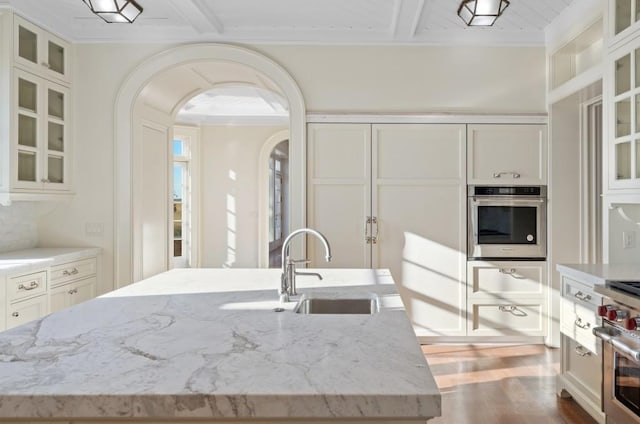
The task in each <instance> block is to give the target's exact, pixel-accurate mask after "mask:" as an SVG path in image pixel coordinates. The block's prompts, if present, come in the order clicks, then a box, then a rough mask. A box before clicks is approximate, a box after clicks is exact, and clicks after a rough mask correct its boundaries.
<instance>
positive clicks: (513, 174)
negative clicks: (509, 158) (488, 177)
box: [493, 171, 520, 178]
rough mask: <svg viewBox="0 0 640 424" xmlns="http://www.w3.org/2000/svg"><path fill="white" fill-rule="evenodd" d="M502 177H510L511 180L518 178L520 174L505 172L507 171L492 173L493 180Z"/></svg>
mask: <svg viewBox="0 0 640 424" xmlns="http://www.w3.org/2000/svg"><path fill="white" fill-rule="evenodd" d="M503 175H511V178H520V174H518V173H517V172H507V171H502V172H494V173H493V178H502V176H503Z"/></svg>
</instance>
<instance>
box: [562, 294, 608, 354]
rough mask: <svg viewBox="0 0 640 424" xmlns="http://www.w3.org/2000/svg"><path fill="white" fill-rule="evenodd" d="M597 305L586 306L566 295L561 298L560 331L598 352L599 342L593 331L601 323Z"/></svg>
mask: <svg viewBox="0 0 640 424" xmlns="http://www.w3.org/2000/svg"><path fill="white" fill-rule="evenodd" d="M595 308H596V307H595V306H591V305H588V306H585V305H583V304H581V303H578V302H574V301H572V300H569V299H567V298H565V297H563V298H561V299H560V331H561V332H562V333H563V334H565V335H567V336H569V337H571V338H572V339H574V340H576V341H578V343H580V344H581V345H583V346H584V347H586V348H587V349H589V351H591V352H592V353H596V354H598V353H599V352H600V351H599V349H598V346H599V343H598V339H597V338H596V336H594V335H593V333H592V331H593V329H594V328H595V327H597V326H599V325H600V318H599V317H598V315H597V314H596V311H595Z"/></svg>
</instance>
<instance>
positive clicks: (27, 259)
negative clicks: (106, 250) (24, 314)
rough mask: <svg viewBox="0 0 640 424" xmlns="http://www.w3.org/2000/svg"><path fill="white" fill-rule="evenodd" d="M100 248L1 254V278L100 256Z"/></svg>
mask: <svg viewBox="0 0 640 424" xmlns="http://www.w3.org/2000/svg"><path fill="white" fill-rule="evenodd" d="M100 252H101V249H100V248H98V247H34V248H31V249H24V250H16V251H13V252H5V253H0V276H4V275H10V274H18V273H27V272H30V271H39V270H41V269H42V268H46V267H49V266H52V265H56V264H61V263H65V262H71V261H75V260H77V259H82V258H84V257H87V256H93V255H99V254H100Z"/></svg>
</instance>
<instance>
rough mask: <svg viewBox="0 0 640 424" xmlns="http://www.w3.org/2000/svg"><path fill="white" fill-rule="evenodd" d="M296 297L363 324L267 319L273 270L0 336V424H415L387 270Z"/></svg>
mask: <svg viewBox="0 0 640 424" xmlns="http://www.w3.org/2000/svg"><path fill="white" fill-rule="evenodd" d="M312 271H317V272H320V273H321V274H322V275H323V277H324V278H323V280H322V281H318V280H317V279H316V278H314V277H310V276H301V277H298V288H299V291H300V292H301V293H307V294H313V293H315V294H323V295H327V296H353V295H356V294H367V293H369V294H370V293H375V294H376V295H377V296H378V297H379V299H380V312H379V313H376V314H373V315H302V314H296V313H294V312H293V307H294V305H295V302H290V303H287V304H285V311H283V312H275V311H274V309H275V308H277V307H278V306H281V305H280V303H279V302H278V295H277V287H278V285H279V279H280V270H278V269H188V270H172V271H169V272H166V273H163V274H159V275H157V276H154V277H151V278H148V279H146V280H143V281H141V282H138V283H135V284H132V285H130V286H127V287H124V288H122V289H120V290H117V291H114V292H112V293H109V294H107V295H104V296H102V297H99V298H97V299H94V300H92V301H89V302H85V303H83V304H80V305H76V306H75V307H72V308H69V309H66V310H62V311H60V312H57V313H54V314H52V315H49V316H47V317H45V318H43V319H40V320H37V321H34V322H32V323H29V324H26V325H23V326H21V327H17V328H14V329H12V330H9V331H6V332H4V333H0V417H1V419H5V420H6V419H30V420H33V419H48V420H52V419H53V420H65V419H78V418H82V419H89V420H93V419H102V420H125V421H126V420H149V419H155V420H176V419H180V420H191V419H194V420H208V421H216V420H229V419H233V420H256V419H265V420H273V419H277V420H296V419H297V420H305V419H318V420H338V421H340V420H341V419H345V420H347V419H358V420H365V421H366V420H369V419H388V420H422V421H423V422H424V420H426V419H428V418H429V417H434V416H439V415H440V411H441V409H440V394H439V391H438V388H437V386H436V384H435V381H434V379H433V376H432V374H431V371H430V369H429V367H428V365H427V363H426V361H425V358H424V356H423V354H422V352H421V349H420V347H419V345H418V343H417V340H416V337H415V334H414V332H413V329H412V327H411V325H410V323H409V320H408V318H407V316H406V314H405V311H404V307H403V305H402V302H401V300H400V297H399V296H398V294H397V291H396V288H395V285H394V283H393V280H392V278H391V275H390V273H389V271H387V270H356V269H353V270H345V269H342V270H338V269H322V270H312Z"/></svg>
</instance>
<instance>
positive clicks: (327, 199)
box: [307, 124, 371, 268]
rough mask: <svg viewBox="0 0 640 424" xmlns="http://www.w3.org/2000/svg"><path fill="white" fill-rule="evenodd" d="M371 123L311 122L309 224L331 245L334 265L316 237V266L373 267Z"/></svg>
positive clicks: (312, 243)
mask: <svg viewBox="0 0 640 424" xmlns="http://www.w3.org/2000/svg"><path fill="white" fill-rule="evenodd" d="M370 138H371V126H370V125H368V124H357V125H352V124H310V125H309V160H308V175H309V178H308V195H307V199H308V200H307V204H308V216H307V222H308V224H309V226H310V227H311V228H314V229H316V230H318V231H320V232H321V233H322V234H324V235H325V236H326V237H327V239H328V240H329V242H330V243H331V248H332V256H333V257H332V259H331V262H330V263H326V262H325V258H324V249H322V246H321V245H319V244H318V241H317V240H316V239H315V238H309V240H308V243H307V255H308V257H309V259H311V266H317V267H337V268H369V267H370V266H371V250H370V246H369V245H368V244H367V242H366V241H365V232H369V231H370V226H365V225H366V220H367V217H368V216H370V215H371V212H370V211H371V141H370Z"/></svg>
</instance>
